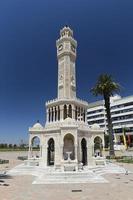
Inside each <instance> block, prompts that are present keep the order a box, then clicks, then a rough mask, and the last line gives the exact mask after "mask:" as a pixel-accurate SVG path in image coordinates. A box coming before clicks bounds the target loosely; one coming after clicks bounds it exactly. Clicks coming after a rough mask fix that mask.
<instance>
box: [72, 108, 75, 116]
mask: <svg viewBox="0 0 133 200" xmlns="http://www.w3.org/2000/svg"><path fill="white" fill-rule="evenodd" d="M72 119H75V107H74V105H72Z"/></svg>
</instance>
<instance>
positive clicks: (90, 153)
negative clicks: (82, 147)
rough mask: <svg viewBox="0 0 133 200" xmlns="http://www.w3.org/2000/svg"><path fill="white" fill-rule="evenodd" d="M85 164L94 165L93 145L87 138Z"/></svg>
mask: <svg viewBox="0 0 133 200" xmlns="http://www.w3.org/2000/svg"><path fill="white" fill-rule="evenodd" d="M87 163H88V166H89V165H94V159H93V143H92V139H90V138H89V140H88V142H87Z"/></svg>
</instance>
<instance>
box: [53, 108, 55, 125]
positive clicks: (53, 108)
mask: <svg viewBox="0 0 133 200" xmlns="http://www.w3.org/2000/svg"><path fill="white" fill-rule="evenodd" d="M54 121H55V107H53V122H54Z"/></svg>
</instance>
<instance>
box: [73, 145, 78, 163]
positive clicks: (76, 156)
mask: <svg viewBox="0 0 133 200" xmlns="http://www.w3.org/2000/svg"><path fill="white" fill-rule="evenodd" d="M74 147H75V160H76V161H78V152H77V147H78V145H77V144H75V146H74Z"/></svg>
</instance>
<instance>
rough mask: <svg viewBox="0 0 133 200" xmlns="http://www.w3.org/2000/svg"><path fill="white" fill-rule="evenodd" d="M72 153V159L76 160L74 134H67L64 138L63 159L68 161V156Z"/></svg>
mask: <svg viewBox="0 0 133 200" xmlns="http://www.w3.org/2000/svg"><path fill="white" fill-rule="evenodd" d="M69 153H70V159H71V160H74V159H75V155H74V154H75V152H74V136H73V135H72V134H67V135H65V137H64V147H63V157H64V160H68V154H69Z"/></svg>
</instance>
